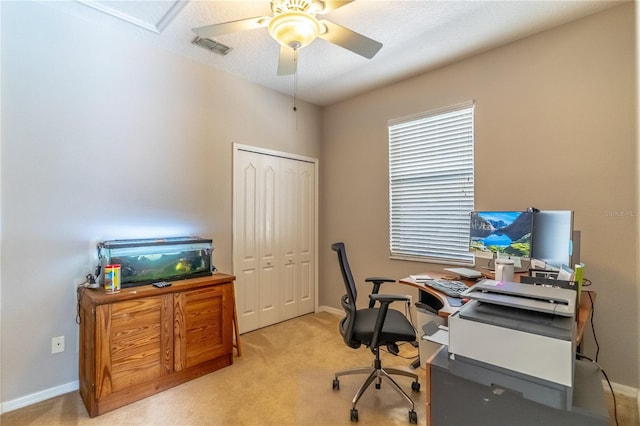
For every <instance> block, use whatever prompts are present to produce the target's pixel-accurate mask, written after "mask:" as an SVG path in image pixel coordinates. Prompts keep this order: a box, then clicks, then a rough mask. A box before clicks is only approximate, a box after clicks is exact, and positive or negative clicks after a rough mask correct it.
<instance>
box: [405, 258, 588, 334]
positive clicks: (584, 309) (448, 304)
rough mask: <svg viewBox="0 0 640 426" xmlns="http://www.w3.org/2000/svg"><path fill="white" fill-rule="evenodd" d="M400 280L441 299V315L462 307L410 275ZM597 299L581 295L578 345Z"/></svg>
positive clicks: (435, 274)
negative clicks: (454, 304)
mask: <svg viewBox="0 0 640 426" xmlns="http://www.w3.org/2000/svg"><path fill="white" fill-rule="evenodd" d="M420 275H429V276H430V277H431V278H433V279H442V278H448V279H452V278H453V279H455V280H456V281H461V282H463V283H465V284H466V285H467V286H469V287H471V286H472V285H473V284H475V283H476V280H466V279H461V278H459V277H451V273H449V272H444V271H442V272H436V271H427V272H423V273H421V274H420ZM520 275H522V274H516V277H518V280H519V279H520V278H519V277H520ZM399 282H400V284H405V285H410V286H412V287H415V288H417V289H419V290H422V291H425V292H427V293H429V294H431V295H433V296H435V297H436V298H437V299H439V300H440V301H441V302H442V304H443V307H442V308H441V309H440V310H439V311H438V316H440V317H443V318H447V317H448V316H449V315H451V314H452V313H454V312H455V311H457V310H458V309H460V307H459V306H453V305H452V303H455V302H456V301H457V300H460V299H457V300H456V298H453V297H448V296H447V295H446V294H444V293H441V292H439V291H438V290H435V289H433V288H431V287H429V286H427V285H425V284H423V283H419V282H417V281H415V280H414V279H413V278H411V277H410V276H409V277H405V278H402V279H400V281H399ZM595 299H596V293H595V292H593V291H585V290H583V291H582V294H581V296H580V305H579V307H578V317H577V318H576V321H577V322H578V323H577V327H576V343H577V344H578V345H580V344H581V343H582V339H583V337H584V330H585V328H586V326H587V323H588V322H589V319H590V318H591V314H592V313H593V304H592V303H593V301H595Z"/></svg>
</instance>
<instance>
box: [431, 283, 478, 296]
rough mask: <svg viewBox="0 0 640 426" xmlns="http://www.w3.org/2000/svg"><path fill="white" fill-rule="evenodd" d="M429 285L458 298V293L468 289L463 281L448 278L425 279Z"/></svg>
mask: <svg viewBox="0 0 640 426" xmlns="http://www.w3.org/2000/svg"><path fill="white" fill-rule="evenodd" d="M424 283H425V284H426V285H428V286H429V287H431V288H433V289H435V290H437V291H440V292H442V293H444V294H446V295H447V296H449V297H456V298H460V293H462V292H463V291H466V290H468V289H469V287H467V286H466V285H465V284H464V283H463V282H460V281H450V280H426V281H425V282H424Z"/></svg>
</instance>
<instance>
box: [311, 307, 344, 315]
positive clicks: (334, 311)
mask: <svg viewBox="0 0 640 426" xmlns="http://www.w3.org/2000/svg"><path fill="white" fill-rule="evenodd" d="M317 312H328V313H330V314H333V315H338V316H341V317H343V316H344V311H343V310H342V309H336V308H332V307H331V306H325V305H323V306H318V311H317Z"/></svg>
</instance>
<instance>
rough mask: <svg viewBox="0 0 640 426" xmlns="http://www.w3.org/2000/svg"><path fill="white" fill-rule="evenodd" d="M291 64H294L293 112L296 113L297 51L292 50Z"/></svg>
mask: <svg viewBox="0 0 640 426" xmlns="http://www.w3.org/2000/svg"><path fill="white" fill-rule="evenodd" d="M293 62H294V64H295V67H294V69H295V72H294V73H293V111H294V112H295V111H297V110H298V107H297V106H296V95H297V93H298V49H293Z"/></svg>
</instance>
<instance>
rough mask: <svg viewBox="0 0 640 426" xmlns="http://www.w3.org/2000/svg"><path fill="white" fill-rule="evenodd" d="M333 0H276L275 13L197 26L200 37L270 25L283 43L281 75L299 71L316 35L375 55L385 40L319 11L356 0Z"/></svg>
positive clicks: (369, 57)
mask: <svg viewBox="0 0 640 426" xmlns="http://www.w3.org/2000/svg"><path fill="white" fill-rule="evenodd" d="M353 1H354V0H347V1H333V0H272V1H271V11H272V12H273V16H257V17H254V18H246V19H240V20H237V21H230V22H223V23H220V24H213V25H207V26H204V27H198V28H193V32H194V33H195V34H196V35H197V36H198V37H200V38H208V39H211V38H213V37H216V36H219V35H221V34H229V33H233V32H238V31H246V30H253V29H256V28H265V27H266V28H267V29H268V31H269V34H271V37H273V38H274V39H275V40H276V41H277V42H278V43H280V58H279V60H278V75H288V74H295V72H296V64H297V52H298V49H301V48H303V47H305V46H307V45H308V44H309V43H311V42H312V41H314V40H315V39H316V38H321V39H323V40H327V41H328V42H331V43H334V44H337V45H338V46H341V47H344V48H345V49H348V50H350V51H352V52H354V53H357V54H358V55H361V56H364V57H365V58H367V59H371V58H373V57H374V56H375V54H376V53H378V51H379V50H380V48H381V47H382V43H380V42H378V41H375V40H372V39H370V38H368V37H365V36H363V35H362V34H358V33H357V32H355V31H352V30H350V29H348V28H345V27H343V26H340V25H338V24H336V23H333V22H331V21H327V20H326V19H318V18H316V15H324V14H326V13H328V12H331V11H333V10H335V9H338V8H339V7H342V6H344V5H346V4H349V3H351V2H353Z"/></svg>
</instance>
